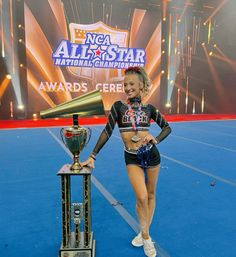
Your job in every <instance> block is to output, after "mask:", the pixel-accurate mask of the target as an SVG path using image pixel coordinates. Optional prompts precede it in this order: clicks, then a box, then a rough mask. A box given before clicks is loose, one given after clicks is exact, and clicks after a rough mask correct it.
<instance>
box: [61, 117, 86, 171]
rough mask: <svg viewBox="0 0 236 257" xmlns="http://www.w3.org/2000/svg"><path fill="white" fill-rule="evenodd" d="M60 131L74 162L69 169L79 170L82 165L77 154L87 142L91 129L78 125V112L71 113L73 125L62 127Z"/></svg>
mask: <svg viewBox="0 0 236 257" xmlns="http://www.w3.org/2000/svg"><path fill="white" fill-rule="evenodd" d="M60 133H61V139H62V141H63V143H64V144H65V146H66V147H67V148H68V149H69V150H70V152H71V153H72V154H73V159H74V162H73V164H72V165H71V167H70V169H71V170H73V171H75V172H77V171H80V170H81V168H82V167H81V165H80V163H79V154H80V152H81V151H82V150H83V148H84V147H85V146H86V145H87V144H88V143H89V140H90V138H91V129H90V128H82V127H80V126H79V125H78V114H73V126H72V127H68V128H62V129H61V130H60Z"/></svg>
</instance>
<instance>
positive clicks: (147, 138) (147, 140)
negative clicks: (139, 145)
mask: <svg viewBox="0 0 236 257" xmlns="http://www.w3.org/2000/svg"><path fill="white" fill-rule="evenodd" d="M143 143H144V144H157V143H158V142H157V140H156V138H155V137H154V136H152V135H151V134H147V135H146V136H145V137H144V139H143Z"/></svg>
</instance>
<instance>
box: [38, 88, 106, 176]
mask: <svg viewBox="0 0 236 257" xmlns="http://www.w3.org/2000/svg"><path fill="white" fill-rule="evenodd" d="M101 114H104V108H103V103H102V99H101V95H100V93H99V91H98V90H96V91H92V92H90V93H88V94H85V95H82V96H79V97H77V98H74V99H72V100H71V101H68V102H65V103H62V104H59V105H57V106H56V107H53V108H50V109H48V110H45V111H41V112H40V116H41V118H55V117H68V116H73V126H72V127H68V128H62V129H61V131H60V134H61V138H62V141H63V143H64V144H65V146H66V147H67V148H68V149H69V150H70V152H71V153H72V155H73V160H74V162H73V164H72V165H71V167H70V169H71V170H72V171H74V172H79V171H80V170H81V168H82V167H81V165H80V163H79V155H80V152H81V151H82V150H83V148H84V147H85V146H86V145H87V144H88V142H89V140H90V138H91V130H90V128H83V127H80V126H79V123H78V116H80V117H82V116H91V115H101Z"/></svg>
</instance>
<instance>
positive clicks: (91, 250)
mask: <svg viewBox="0 0 236 257" xmlns="http://www.w3.org/2000/svg"><path fill="white" fill-rule="evenodd" d="M80 238H81V240H80V243H79V245H78V246H75V245H76V243H75V233H74V232H72V233H71V240H70V243H69V246H68V247H66V248H65V247H63V246H62V245H61V248H60V250H59V257H95V240H94V239H93V232H91V236H90V240H89V245H88V246H84V240H83V238H84V232H81V233H80Z"/></svg>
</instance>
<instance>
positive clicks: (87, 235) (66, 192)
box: [57, 164, 95, 257]
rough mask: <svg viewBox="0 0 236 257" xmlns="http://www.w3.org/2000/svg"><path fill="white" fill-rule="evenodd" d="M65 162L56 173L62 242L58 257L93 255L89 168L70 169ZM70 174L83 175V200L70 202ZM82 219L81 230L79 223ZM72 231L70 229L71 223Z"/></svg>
mask: <svg viewBox="0 0 236 257" xmlns="http://www.w3.org/2000/svg"><path fill="white" fill-rule="evenodd" d="M70 167H71V165H70V164H65V165H64V166H63V167H62V168H61V169H60V170H59V172H58V173H57V175H58V176H60V177H61V203H62V243H61V247H60V250H59V257H95V240H94V236H93V232H92V231H91V169H90V168H88V167H83V168H81V169H80V170H76V171H74V170H73V171H72V170H71V169H70ZM71 176H82V177H83V202H82V203H71ZM82 220H83V231H80V224H81V221H82ZM72 222H73V224H74V226H73V227H74V231H71V230H72V229H71V224H72Z"/></svg>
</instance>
